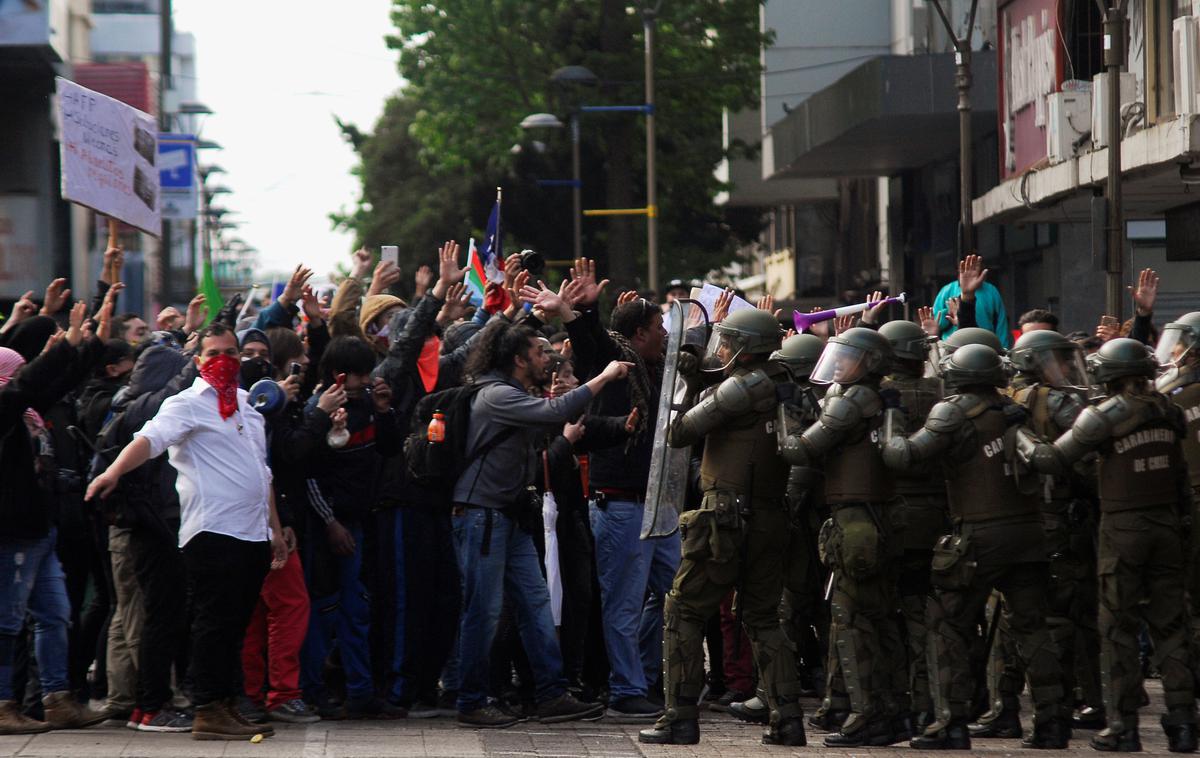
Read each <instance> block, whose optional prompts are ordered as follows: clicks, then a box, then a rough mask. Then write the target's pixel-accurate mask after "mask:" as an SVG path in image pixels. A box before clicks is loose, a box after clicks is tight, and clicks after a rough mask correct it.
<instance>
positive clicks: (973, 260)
mask: <svg viewBox="0 0 1200 758" xmlns="http://www.w3.org/2000/svg"><path fill="white" fill-rule="evenodd" d="M987 273H988V270H987V269H986V268H984V267H983V258H982V257H980V256H978V255H968V256H966V257H965V258H963V259H962V260H961V261H959V262H958V287H959V289H961V290H962V296H963V299H964V300H967V301H968V302H969V301H971V300H973V299H975V291H976V290H978V289H979V288H980V287H982V286H983V282H984V281H985V280H986V279H987Z"/></svg>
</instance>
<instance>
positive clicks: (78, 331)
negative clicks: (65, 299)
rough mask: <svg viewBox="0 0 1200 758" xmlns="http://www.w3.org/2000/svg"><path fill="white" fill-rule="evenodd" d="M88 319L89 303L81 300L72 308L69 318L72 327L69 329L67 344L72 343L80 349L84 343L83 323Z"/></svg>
mask: <svg viewBox="0 0 1200 758" xmlns="http://www.w3.org/2000/svg"><path fill="white" fill-rule="evenodd" d="M86 319H87V303H85V302H83V301H82V300H80V301H79V302H77V303H75V305H73V306H71V315H70V318H69V322H68V323H69V324H70V326H69V327H68V328H67V342H69V343H71V346H72V347H79V343H81V342H83V337H84V334H83V322H84V321H85V320H86Z"/></svg>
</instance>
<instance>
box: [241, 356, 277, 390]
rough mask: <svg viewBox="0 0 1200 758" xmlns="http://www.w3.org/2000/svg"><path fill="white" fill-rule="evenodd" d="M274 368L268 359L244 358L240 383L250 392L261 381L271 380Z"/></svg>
mask: <svg viewBox="0 0 1200 758" xmlns="http://www.w3.org/2000/svg"><path fill="white" fill-rule="evenodd" d="M272 373H274V368H273V367H272V366H271V362H270V361H269V360H267V359H266V358H243V359H242V370H241V375H240V382H241V385H242V389H244V390H248V389H250V388H251V387H252V386H254V383H255V382H257V381H258V380H260V379H270V378H271V375H272Z"/></svg>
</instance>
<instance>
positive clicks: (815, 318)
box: [792, 292, 908, 332]
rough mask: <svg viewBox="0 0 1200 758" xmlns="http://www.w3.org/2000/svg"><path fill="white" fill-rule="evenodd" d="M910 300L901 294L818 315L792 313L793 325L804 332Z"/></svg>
mask: <svg viewBox="0 0 1200 758" xmlns="http://www.w3.org/2000/svg"><path fill="white" fill-rule="evenodd" d="M907 300H908V294H907V293H904V292H901V293H900V294H899V295H897V296H896V297H886V298H884V299H883V300H879V301H876V302H874V303H858V304H857V305H843V306H841V307H840V308H830V309H828V310H824V311H817V312H816V313H801V312H800V311H792V323H793V324H795V325H796V331H798V332H802V331H804V330H805V329H808V328H809V327H810V326H812V325H813V324H817V323H820V322H822V321H829V320H831V319H835V318H840V317H842V316H853V315H854V314H855V313H862V312H863V311H868V310H870V309H872V308H874V307H876V306H880V305H887V304H890V303H903V302H906V301H907Z"/></svg>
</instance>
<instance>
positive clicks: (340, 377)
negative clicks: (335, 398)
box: [334, 373, 346, 387]
mask: <svg viewBox="0 0 1200 758" xmlns="http://www.w3.org/2000/svg"><path fill="white" fill-rule="evenodd" d="M334 381H335V382H337V386H339V387H341V386H342V385H343V384H345V383H346V374H345V373H341V374H338V375H337V376H335V377H334Z"/></svg>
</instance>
